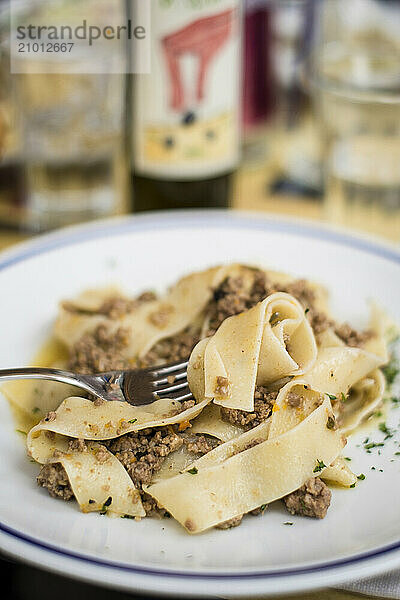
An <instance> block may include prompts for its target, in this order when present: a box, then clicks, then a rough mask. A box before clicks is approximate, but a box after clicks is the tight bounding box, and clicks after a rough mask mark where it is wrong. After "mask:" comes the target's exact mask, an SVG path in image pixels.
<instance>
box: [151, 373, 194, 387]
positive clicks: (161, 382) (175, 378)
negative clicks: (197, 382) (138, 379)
mask: <svg viewBox="0 0 400 600" xmlns="http://www.w3.org/2000/svg"><path fill="white" fill-rule="evenodd" d="M171 378H173V381H171ZM181 379H187V372H186V371H182V373H178V374H177V375H175V373H173V374H171V375H168V377H163V378H162V379H156V380H155V381H153V382H152V384H153V385H154V386H156V387H157V386H159V385H164V384H167V383H168V384H170V385H172V384H173V383H175V381H180V380H181Z"/></svg>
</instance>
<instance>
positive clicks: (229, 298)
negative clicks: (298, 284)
mask: <svg viewBox="0 0 400 600" xmlns="http://www.w3.org/2000/svg"><path fill="white" fill-rule="evenodd" d="M270 293H271V287H270V284H269V282H268V279H267V276H266V274H265V273H264V272H263V271H259V270H257V269H254V280H253V284H252V287H251V288H250V290H246V289H245V283H244V280H243V278H242V277H231V276H229V277H226V278H225V279H224V280H223V281H222V282H221V283H220V284H219V286H218V287H216V288H215V290H214V293H213V297H212V299H211V300H210V302H209V305H208V307H207V309H206V313H207V314H208V316H209V326H208V331H207V333H206V335H207V336H209V335H212V334H214V333H215V331H216V330H217V329H218V327H219V326H220V325H221V323H222V321H224V320H225V319H226V318H227V317H231V316H233V315H237V314H239V313H241V312H243V311H245V310H249V309H250V308H252V307H253V306H255V305H256V304H257V303H258V302H261V300H263V299H264V298H266V296H268V295H269V294H270Z"/></svg>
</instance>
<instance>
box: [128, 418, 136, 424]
mask: <svg viewBox="0 0 400 600" xmlns="http://www.w3.org/2000/svg"><path fill="white" fill-rule="evenodd" d="M136 421H137V419H131V420H130V421H128V423H136Z"/></svg>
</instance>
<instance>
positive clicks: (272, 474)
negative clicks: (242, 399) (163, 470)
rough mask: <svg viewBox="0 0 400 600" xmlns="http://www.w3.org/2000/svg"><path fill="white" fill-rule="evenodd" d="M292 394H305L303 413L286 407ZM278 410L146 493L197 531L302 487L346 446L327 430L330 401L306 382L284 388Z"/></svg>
mask: <svg viewBox="0 0 400 600" xmlns="http://www.w3.org/2000/svg"><path fill="white" fill-rule="evenodd" d="M299 390H300V392H299ZM294 392H296V393H301V394H302V397H303V404H302V407H301V408H300V409H298V408H293V407H291V406H290V404H289V403H288V397H289V394H290V393H294ZM276 406H277V409H278V410H275V412H274V413H273V415H272V417H271V418H270V419H268V420H267V421H265V422H264V423H262V424H261V425H259V426H258V427H255V428H254V429H251V430H250V431H248V432H246V433H243V434H242V435H240V436H239V437H237V438H235V439H233V440H231V441H228V442H225V443H224V444H222V445H220V446H218V447H217V448H215V449H214V450H212V451H211V452H209V453H207V454H205V455H204V456H203V457H201V458H199V459H198V460H196V461H194V462H193V463H191V464H190V465H188V466H187V467H186V469H185V470H184V471H183V472H182V473H180V474H178V475H175V476H173V477H170V478H167V479H163V480H160V481H157V482H155V483H153V484H151V485H149V486H147V487H145V490H146V492H147V493H149V494H150V495H151V496H153V498H155V500H156V501H157V502H158V504H159V505H160V506H163V507H164V508H165V509H166V510H168V511H169V512H170V513H171V514H172V516H173V517H174V518H175V519H176V520H177V521H178V522H179V523H181V525H183V526H184V527H185V529H186V530H187V531H188V532H189V533H199V532H201V531H204V530H206V529H209V528H210V527H213V526H215V525H218V524H219V523H222V522H224V521H226V520H229V519H231V518H233V517H236V516H238V515H242V514H243V513H247V512H249V511H251V510H253V509H255V508H257V507H259V506H260V505H262V504H268V503H270V502H273V501H274V500H277V499H279V498H282V497H284V496H286V495H287V494H289V493H291V492H293V491H294V490H296V489H298V488H299V487H300V486H301V485H303V484H304V483H305V481H307V480H308V479H309V478H310V477H315V476H316V475H318V474H319V471H322V470H323V467H322V466H321V465H329V464H330V463H332V462H333V461H334V460H335V458H336V457H337V456H338V455H339V453H340V451H341V449H342V447H343V445H344V442H343V440H342V437H341V435H340V433H339V432H338V431H335V430H333V429H331V428H329V427H327V422H328V419H329V418H330V417H332V407H331V404H330V401H329V398H328V397H327V396H322V395H321V394H319V393H318V392H316V391H314V390H312V389H311V388H310V387H309V386H308V384H307V383H306V382H302V383H300V382H298V383H295V382H290V383H288V384H287V385H286V386H284V387H283V388H282V389H281V391H280V393H279V395H278V398H277V402H276ZM193 498H195V499H196V502H193Z"/></svg>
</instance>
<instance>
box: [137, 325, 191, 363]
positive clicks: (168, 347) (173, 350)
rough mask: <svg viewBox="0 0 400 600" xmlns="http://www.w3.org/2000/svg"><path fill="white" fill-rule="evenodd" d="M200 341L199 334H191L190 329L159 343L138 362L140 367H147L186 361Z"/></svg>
mask: <svg viewBox="0 0 400 600" xmlns="http://www.w3.org/2000/svg"><path fill="white" fill-rule="evenodd" d="M199 339H200V335H199V332H198V331H197V332H193V331H191V329H190V328H187V329H185V330H184V331H182V332H181V333H177V334H176V335H174V336H172V337H169V338H166V339H164V340H161V341H159V342H158V343H157V344H155V346H153V348H152V349H151V350H150V351H149V352H148V353H147V354H146V356H144V358H143V359H141V360H140V366H143V367H149V366H153V365H156V364H160V363H162V362H166V363H170V362H171V363H172V362H178V361H184V360H187V359H188V358H189V356H190V354H191V352H192V350H193V348H194V347H195V345H196V344H197V342H198V341H199Z"/></svg>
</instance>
